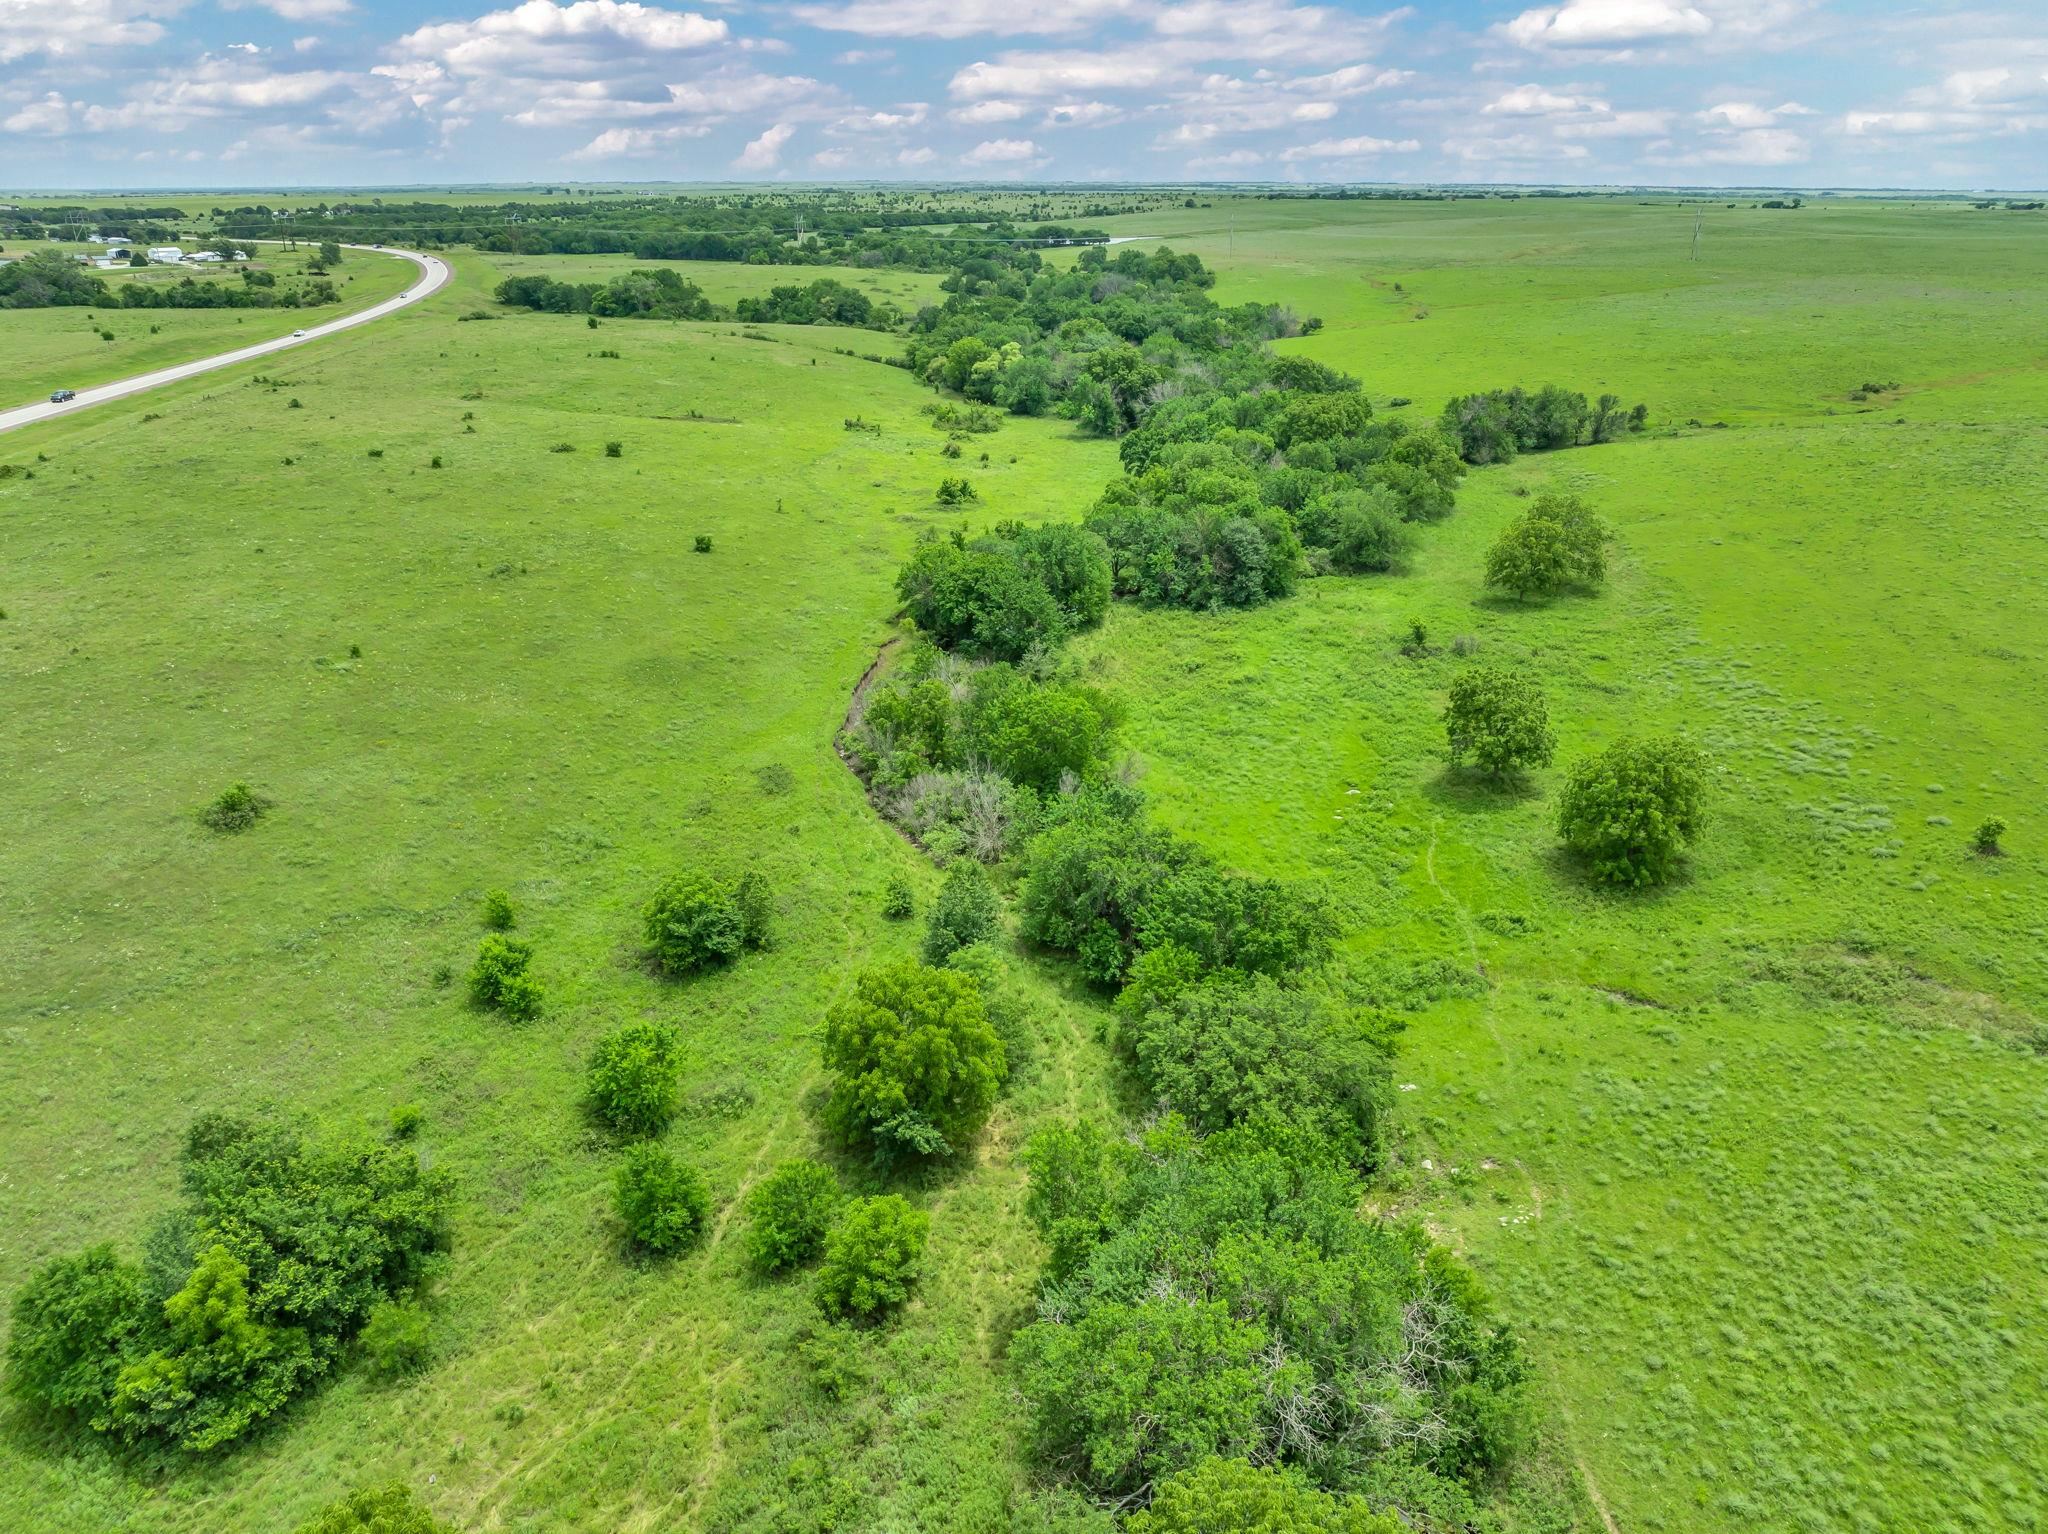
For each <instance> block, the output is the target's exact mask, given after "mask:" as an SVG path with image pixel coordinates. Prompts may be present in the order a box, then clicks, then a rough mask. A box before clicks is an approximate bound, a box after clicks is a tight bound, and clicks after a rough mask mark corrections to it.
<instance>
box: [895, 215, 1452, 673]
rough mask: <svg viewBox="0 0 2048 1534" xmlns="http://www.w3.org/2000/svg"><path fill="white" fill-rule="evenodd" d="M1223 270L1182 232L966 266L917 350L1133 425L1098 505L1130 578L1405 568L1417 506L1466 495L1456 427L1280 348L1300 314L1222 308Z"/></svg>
mask: <svg viewBox="0 0 2048 1534" xmlns="http://www.w3.org/2000/svg"><path fill="white" fill-rule="evenodd" d="M1213 280H1214V279H1213V277H1212V276H1211V274H1210V273H1209V272H1208V270H1207V269H1206V268H1205V267H1204V266H1203V265H1202V263H1201V260H1200V259H1199V258H1198V257H1195V256H1192V255H1187V254H1179V253H1176V252H1174V251H1172V250H1170V249H1166V248H1159V249H1155V250H1150V251H1144V252H1141V251H1138V250H1135V249H1129V250H1123V251H1120V252H1118V253H1116V254H1115V255H1114V256H1112V255H1110V254H1109V253H1108V252H1106V251H1104V250H1100V249H1096V250H1089V251H1086V252H1084V253H1083V254H1082V257H1081V259H1080V261H1079V262H1078V263H1076V265H1075V266H1074V268H1073V269H1072V270H1070V271H1066V272H1050V271H1048V272H1040V273H1038V274H1037V275H1036V276H1034V277H1031V278H1030V279H1029V280H1028V281H1027V280H1026V279H1025V278H1024V277H1023V276H1021V275H1019V274H1014V273H1012V274H999V275H998V276H997V277H995V278H993V279H990V280H986V281H978V280H973V279H971V278H970V277H969V276H968V275H967V274H965V273H963V274H962V281H961V282H960V283H959V284H958V285H957V286H956V288H955V290H954V292H953V294H952V296H951V297H950V298H949V299H948V301H947V303H946V304H945V305H944V306H943V307H942V308H941V309H938V310H933V311H927V312H925V313H923V314H921V315H919V316H918V319H917V321H916V323H915V325H914V326H913V333H912V336H911V340H910V345H909V358H910V363H911V366H912V369H913V370H914V371H916V372H917V373H918V374H919V375H920V376H922V377H924V378H925V379H926V380H927V381H929V382H930V383H932V384H933V385H935V386H937V387H940V388H945V389H951V390H954V391H956V392H958V393H960V394H963V395H965V396H967V398H969V399H970V400H977V401H981V402H983V403H986V404H989V405H994V406H999V407H1002V408H1005V409H1008V410H1011V411H1014V412H1015V413H1017V414H1020V415H1041V414H1046V413H1048V412H1059V413H1063V414H1066V415H1069V416H1071V417H1073V418H1074V419H1076V420H1078V421H1079V422H1081V423H1082V425H1083V426H1085V427H1087V428H1088V429H1090V430H1093V431H1096V432H1099V433H1101V434H1102V435H1105V436H1116V437H1120V438H1122V439H1123V440H1122V443H1121V447H1120V453H1121V457H1122V461H1123V465H1124V470H1125V472H1124V474H1123V475H1122V476H1121V477H1119V478H1118V479H1117V480H1115V481H1114V482H1112V483H1111V484H1110V485H1109V486H1108V487H1107V489H1106V490H1105V491H1104V492H1103V494H1102V496H1101V498H1100V499H1099V500H1098V501H1097V503H1096V505H1095V507H1094V509H1093V510H1092V511H1091V512H1090V514H1089V516H1088V519H1087V523H1086V525H1087V527H1088V528H1089V530H1090V531H1092V532H1094V533H1096V534H1097V535H1099V536H1100V538H1101V540H1102V542H1103V544H1104V545H1105V546H1106V547H1107V549H1108V552H1109V556H1110V561H1111V582H1112V587H1113V589H1114V590H1115V591H1116V592H1117V593H1118V594H1120V595H1124V596H1129V597H1133V598H1136V599H1139V600H1143V601H1148V602H1157V603H1168V604H1173V605H1179V606H1188V607H1198V608H1209V607H1227V606H1250V605H1253V604H1256V603H1259V602H1265V601H1269V600H1272V599H1274V598H1276V597H1281V596H1285V595H1287V594H1288V593H1289V592H1291V591H1292V590H1294V588H1295V585H1296V583H1297V582H1298V581H1299V579H1300V577H1301V576H1302V575H1303V574H1304V573H1305V572H1308V571H1313V570H1336V571H1342V572H1346V573H1362V572H1366V571H1384V570H1389V569H1392V568H1394V567H1395V565H1396V564H1397V563H1398V562H1399V560H1400V558H1401V555H1402V552H1403V549H1404V548H1405V545H1406V539H1407V534H1406V531H1405V524H1408V523H1413V522H1427V521H1434V520H1436V519H1438V518H1440V517H1442V516H1445V515H1447V514H1448V513H1449V511H1450V509H1451V506H1452V502H1453V499H1454V496H1455V491H1456V486H1457V481H1458V477H1459V475H1460V474H1461V473H1462V472H1463V469H1464V465H1463V464H1462V462H1460V460H1459V457H1458V453H1457V450H1456V448H1455V446H1454V445H1453V444H1452V443H1451V442H1450V441H1449V440H1448V439H1446V438H1444V437H1443V436H1441V435H1440V434H1438V433H1436V432H1434V431H1411V430H1410V429H1409V428H1408V427H1407V426H1406V425H1405V423H1402V422H1400V421H1378V420H1375V419H1374V416H1373V410H1372V406H1371V404H1370V403H1369V402H1368V401H1367V400H1366V398H1365V396H1364V395H1363V394H1361V393H1360V392H1359V390H1358V384H1357V381H1356V380H1355V379H1351V378H1347V377H1345V376H1344V375H1342V374H1340V373H1336V372H1334V371H1332V370H1331V369H1329V368H1326V367H1324V366H1322V365H1321V364H1319V363H1316V362H1313V361H1310V360H1308V359H1306V358H1296V357H1275V356H1273V355H1272V354H1271V353H1270V352H1269V351H1267V350H1266V348H1265V345H1264V343H1265V342H1266V341H1267V340H1269V339H1271V338H1272V337H1274V336H1276V335H1281V334H1285V333H1287V331H1288V329H1289V327H1290V325H1291V323H1292V321H1291V319H1290V317H1288V316H1287V315H1285V314H1284V313H1283V312H1282V311H1279V310H1276V309H1273V308H1272V307H1270V306H1261V305H1256V304H1253V305H1241V306H1239V307H1237V308H1232V309H1224V308H1222V307H1220V306H1218V305H1217V304H1216V303H1215V302H1214V301H1213V300H1212V299H1211V298H1210V297H1209V295H1208V292H1207V289H1208V288H1209V286H1210V285H1211V283H1212V282H1213ZM956 627H960V628H964V629H966V630H967V631H968V632H971V625H956ZM946 642H949V643H950V642H956V641H954V640H950V639H949V640H947V641H946Z"/></svg>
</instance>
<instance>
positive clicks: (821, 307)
mask: <svg viewBox="0 0 2048 1534" xmlns="http://www.w3.org/2000/svg"><path fill="white" fill-rule="evenodd" d="M733 317H734V318H735V319H741V320H747V321H751V322H753V323H756V324H763V325H857V326H865V325H874V326H876V327H877V328H886V327H887V326H888V325H889V324H891V323H893V322H894V320H895V317H896V315H895V310H894V309H893V308H889V307H888V306H884V307H883V308H882V309H881V310H879V311H878V310H877V309H876V307H875V304H874V302H873V301H872V300H870V299H869V297H868V296H867V294H865V293H863V292H861V290H860V289H859V288H851V287H848V286H847V285H846V284H845V283H843V282H837V281H834V280H833V279H832V278H830V277H820V278H819V279H818V280H817V281H816V282H812V283H806V284H804V285H802V286H798V285H797V284H795V283H789V284H785V285H783V286H780V287H773V288H770V289H769V290H768V294H767V296H766V297H765V298H743V299H741V300H740V301H739V302H738V303H737V304H735V305H733Z"/></svg>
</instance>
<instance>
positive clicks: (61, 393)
mask: <svg viewBox="0 0 2048 1534" xmlns="http://www.w3.org/2000/svg"><path fill="white" fill-rule="evenodd" d="M77 398H78V391H77V390H76V389H59V390H58V391H57V392H56V393H55V394H52V395H51V396H50V403H51V404H53V405H61V404H63V403H64V402H65V401H66V400H72V399H77Z"/></svg>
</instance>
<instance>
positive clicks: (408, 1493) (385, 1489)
mask: <svg viewBox="0 0 2048 1534" xmlns="http://www.w3.org/2000/svg"><path fill="white" fill-rule="evenodd" d="M298 1534H454V1531H453V1529H451V1528H450V1527H449V1525H447V1524H445V1523H441V1522H439V1521H438V1520H437V1519H435V1517H434V1516H433V1514H431V1513H429V1512H428V1511H427V1509H426V1505H425V1504H424V1503H422V1502H421V1501H420V1499H419V1498H418V1497H417V1496H415V1495H414V1494H413V1492H412V1489H411V1488H410V1487H408V1486H403V1485H399V1484H397V1483H393V1484H392V1485H390V1486H381V1487H375V1488H370V1489H365V1490H363V1491H355V1492H350V1493H349V1494H348V1495H347V1496H346V1497H343V1498H342V1499H341V1500H340V1501H339V1502H335V1503H331V1504H329V1505H328V1506H327V1507H326V1508H324V1509H322V1510H321V1511H320V1512H318V1513H316V1514H314V1515H313V1517H311V1518H310V1519H308V1520H307V1521H306V1522H304V1523H302V1524H300V1525H299V1528H298Z"/></svg>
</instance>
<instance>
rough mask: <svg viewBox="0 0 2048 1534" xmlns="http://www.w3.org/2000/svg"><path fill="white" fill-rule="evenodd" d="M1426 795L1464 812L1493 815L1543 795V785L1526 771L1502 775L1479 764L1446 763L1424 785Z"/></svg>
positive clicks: (1444, 805) (1461, 812)
mask: <svg viewBox="0 0 2048 1534" xmlns="http://www.w3.org/2000/svg"><path fill="white" fill-rule="evenodd" d="M1422 794H1423V797H1424V798H1426V799H1428V800H1429V802H1430V803H1431V804H1434V805H1436V806H1437V807H1439V808H1440V809H1445V810H1455V811H1457V812H1458V813H1459V814H1461V815H1490V814H1498V813H1499V812H1500V811H1502V810H1511V809H1517V808H1519V807H1520V806H1522V805H1525V804H1528V803H1530V802H1531V801H1532V800H1538V799H1541V798H1542V797H1543V796H1544V790H1543V785H1542V784H1541V783H1540V782H1538V781H1537V780H1536V779H1535V778H1534V777H1532V776H1531V775H1530V774H1528V773H1526V772H1507V773H1502V774H1501V775H1500V776H1499V777H1494V776H1492V775H1490V774H1488V773H1484V772H1481V771H1480V770H1479V769H1478V768H1477V767H1445V768H1444V770H1443V771H1441V772H1439V773H1438V774H1437V775H1436V776H1435V777H1433V778H1430V779H1428V780H1426V781H1425V782H1424V783H1423V785H1422Z"/></svg>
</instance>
